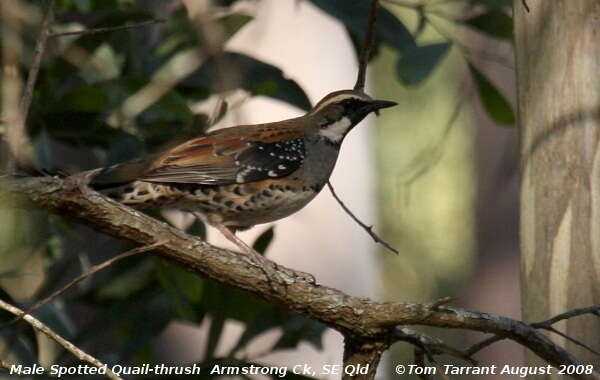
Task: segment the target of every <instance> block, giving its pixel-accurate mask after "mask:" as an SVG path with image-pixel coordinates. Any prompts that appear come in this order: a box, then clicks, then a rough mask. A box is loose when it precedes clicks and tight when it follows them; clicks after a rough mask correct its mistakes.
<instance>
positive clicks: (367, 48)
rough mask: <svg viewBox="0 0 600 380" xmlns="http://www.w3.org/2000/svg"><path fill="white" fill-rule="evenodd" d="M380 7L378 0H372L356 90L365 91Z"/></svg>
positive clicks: (359, 62)
mask: <svg viewBox="0 0 600 380" xmlns="http://www.w3.org/2000/svg"><path fill="white" fill-rule="evenodd" d="M378 7H379V1H378V0H371V11H370V13H369V21H368V24H367V32H366V34H365V42H364V43H363V49H362V51H361V53H360V57H359V60H358V74H357V77H356V84H355V85H354V89H355V90H359V91H363V90H364V89H365V81H366V77H367V64H368V63H369V56H370V55H371V47H372V45H373V40H374V39H375V23H376V21H377V8H378Z"/></svg>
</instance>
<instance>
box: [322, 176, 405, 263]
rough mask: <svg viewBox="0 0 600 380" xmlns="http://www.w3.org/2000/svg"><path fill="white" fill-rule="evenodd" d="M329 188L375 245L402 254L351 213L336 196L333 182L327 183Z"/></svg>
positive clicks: (371, 227)
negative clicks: (377, 244)
mask: <svg viewBox="0 0 600 380" xmlns="http://www.w3.org/2000/svg"><path fill="white" fill-rule="evenodd" d="M327 187H329V191H331V195H333V197H334V198H335V200H336V201H337V202H338V203H339V204H340V206H342V208H343V209H344V211H346V214H348V215H350V217H351V218H352V219H354V221H355V222H356V223H358V225H359V226H361V227H362V228H363V229H364V230H365V231H367V233H368V234H369V235H371V237H372V238H373V240H374V241H375V243H379V244H381V245H383V246H384V247H386V248H387V249H389V250H390V251H392V252H394V253H395V254H399V253H400V252H398V250H397V249H396V248H394V247H392V246H391V245H390V244H389V243H388V242H386V241H385V240H383V239H382V238H380V237H379V236H378V235H377V234H376V233H375V232H373V226H367V225H366V224H364V223H363V222H362V221H361V220H360V219H358V218H357V217H356V215H354V213H352V211H350V209H349V208H348V207H347V206H346V205H345V204H344V202H342V200H341V199H340V198H339V197H338V195H337V194H336V192H335V190H334V189H333V185H332V184H331V182H329V181H327Z"/></svg>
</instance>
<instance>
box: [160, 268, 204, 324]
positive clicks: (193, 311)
mask: <svg viewBox="0 0 600 380" xmlns="http://www.w3.org/2000/svg"><path fill="white" fill-rule="evenodd" d="M156 273H157V276H158V280H159V282H160V284H161V286H162V288H163V289H164V290H165V294H166V296H167V297H168V299H169V301H170V302H171V304H172V305H173V309H175V311H176V312H177V314H178V315H179V317H180V318H182V319H184V320H188V321H191V322H197V323H200V322H201V321H202V318H203V317H204V312H203V310H201V309H200V308H199V307H198V304H199V302H200V300H201V299H202V294H203V292H204V281H203V280H202V279H201V278H199V277H198V276H196V275H195V274H193V273H190V272H188V271H186V270H184V269H182V268H181V267H180V266H178V265H175V264H172V263H169V262H167V261H164V260H156Z"/></svg>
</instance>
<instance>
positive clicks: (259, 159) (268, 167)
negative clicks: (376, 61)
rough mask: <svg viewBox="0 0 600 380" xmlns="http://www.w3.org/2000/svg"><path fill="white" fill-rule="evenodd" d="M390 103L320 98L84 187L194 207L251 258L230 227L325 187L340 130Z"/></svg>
mask: <svg viewBox="0 0 600 380" xmlns="http://www.w3.org/2000/svg"><path fill="white" fill-rule="evenodd" d="M394 105H396V103H395V102H390V101H385V100H374V99H372V98H371V97H370V96H368V95H366V94H365V93H364V92H363V91H361V90H342V91H336V92H333V93H331V94H329V95H327V96H325V97H324V98H323V99H322V100H321V101H320V102H319V103H317V105H316V106H315V107H314V108H313V109H312V110H311V111H310V112H308V113H307V114H305V115H303V116H300V117H296V118H293V119H288V120H283V121H278V122H273V123H265V124H255V125H240V126H235V127H230V128H224V129H218V130H215V131H214V132H210V133H208V134H207V135H204V136H201V137H198V138H195V139H192V140H189V141H187V142H185V143H183V144H180V145H178V146H176V147H174V148H172V149H170V150H168V151H166V152H164V153H162V154H158V155H154V156H151V157H147V158H142V159H138V160H134V161H130V162H125V163H121V164H117V165H114V166H110V167H107V168H102V169H97V170H96V172H95V173H94V178H93V179H92V181H91V183H90V184H91V186H92V187H93V188H95V189H96V190H99V191H101V192H103V193H104V194H106V195H108V196H109V197H111V198H113V199H115V200H118V201H119V202H122V203H124V204H126V205H128V206H131V207H134V208H148V207H168V208H175V209H179V210H184V211H189V212H193V213H194V214H195V215H196V216H197V217H199V218H200V219H202V220H203V221H204V222H206V223H208V224H209V225H211V226H213V227H215V228H217V229H218V230H219V231H221V233H223V235H225V237H227V238H228V239H229V240H231V241H232V242H234V243H235V244H236V245H238V246H239V247H240V248H241V249H242V250H244V251H245V252H246V253H247V254H249V255H251V256H253V257H254V258H255V260H256V261H257V262H258V263H259V264H260V265H261V266H262V268H263V270H264V271H265V273H266V274H267V276H271V275H272V274H273V272H274V270H273V268H272V267H271V264H270V262H269V261H267V260H266V259H265V258H264V257H263V256H261V255H260V254H258V253H257V252H256V251H254V250H253V249H252V248H251V247H249V246H248V245H247V244H245V243H244V242H243V241H242V240H241V239H239V238H238V237H237V236H236V235H235V232H236V231H238V230H243V229H247V228H250V227H252V226H254V225H256V224H261V223H268V222H272V221H275V220H278V219H281V218H284V217H286V216H289V215H291V214H293V213H295V212H296V211H298V210H300V209H301V208H303V207H304V206H306V204H307V203H309V202H310V201H311V200H312V199H313V198H314V197H315V196H316V195H317V194H318V193H319V191H321V189H322V188H323V187H324V186H325V184H326V183H327V181H328V180H329V177H330V175H331V172H332V171H333V168H334V166H335V162H336V160H337V157H338V154H339V151H340V146H341V144H342V141H343V140H344V137H345V136H346V134H347V133H348V132H349V131H350V130H351V129H352V128H353V127H354V126H355V125H357V124H358V123H359V122H360V121H361V120H362V119H364V118H365V117H366V116H367V115H368V114H369V113H371V112H376V113H377V111H378V110H379V109H382V108H387V107H392V106H394Z"/></svg>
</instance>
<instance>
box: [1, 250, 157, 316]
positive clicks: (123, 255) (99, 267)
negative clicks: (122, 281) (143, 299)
mask: <svg viewBox="0 0 600 380" xmlns="http://www.w3.org/2000/svg"><path fill="white" fill-rule="evenodd" d="M162 244H164V241H159V242H157V243H154V244H150V245H145V246H143V247H137V248H134V249H130V250H129V251H127V252H124V253H121V254H120V255H118V256H115V257H113V258H112V259H109V260H106V261H105V262H103V263H101V264H98V265H94V266H93V267H91V268H90V269H89V270H88V271H87V272H85V273H82V274H81V275H79V276H77V277H75V278H74V279H73V280H71V281H69V283H68V284H66V285H65V286H63V287H62V288H60V289H59V290H57V291H55V292H54V293H52V294H51V295H49V296H48V297H46V298H44V299H43V300H41V301H39V302H37V303H36V304H35V305H33V306H31V307H30V308H29V309H27V310H25V311H24V312H23V314H21V315H19V316H17V317H16V318H13V319H12V320H10V321H9V322H8V323H7V324H6V325H5V326H3V327H8V326H10V325H13V324H14V323H16V322H18V321H20V320H21V319H23V317H25V316H26V315H28V314H31V313H33V312H34V311H36V310H37V309H39V308H40V307H42V306H45V305H47V304H48V303H50V302H52V301H53V300H54V299H56V297H58V296H60V295H61V294H63V293H64V292H66V291H67V290H68V289H69V288H71V287H73V286H74V285H76V284H77V283H79V282H81V281H83V280H85V279H86V278H88V277H90V276H91V275H93V274H95V273H97V272H99V271H101V270H102V269H104V268H107V267H109V266H111V265H112V264H114V263H116V262H117V261H120V260H123V259H125V258H127V257H129V256H133V255H137V254H138V253H142V252H148V251H151V250H153V249H154V248H156V247H158V246H160V245H162Z"/></svg>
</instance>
